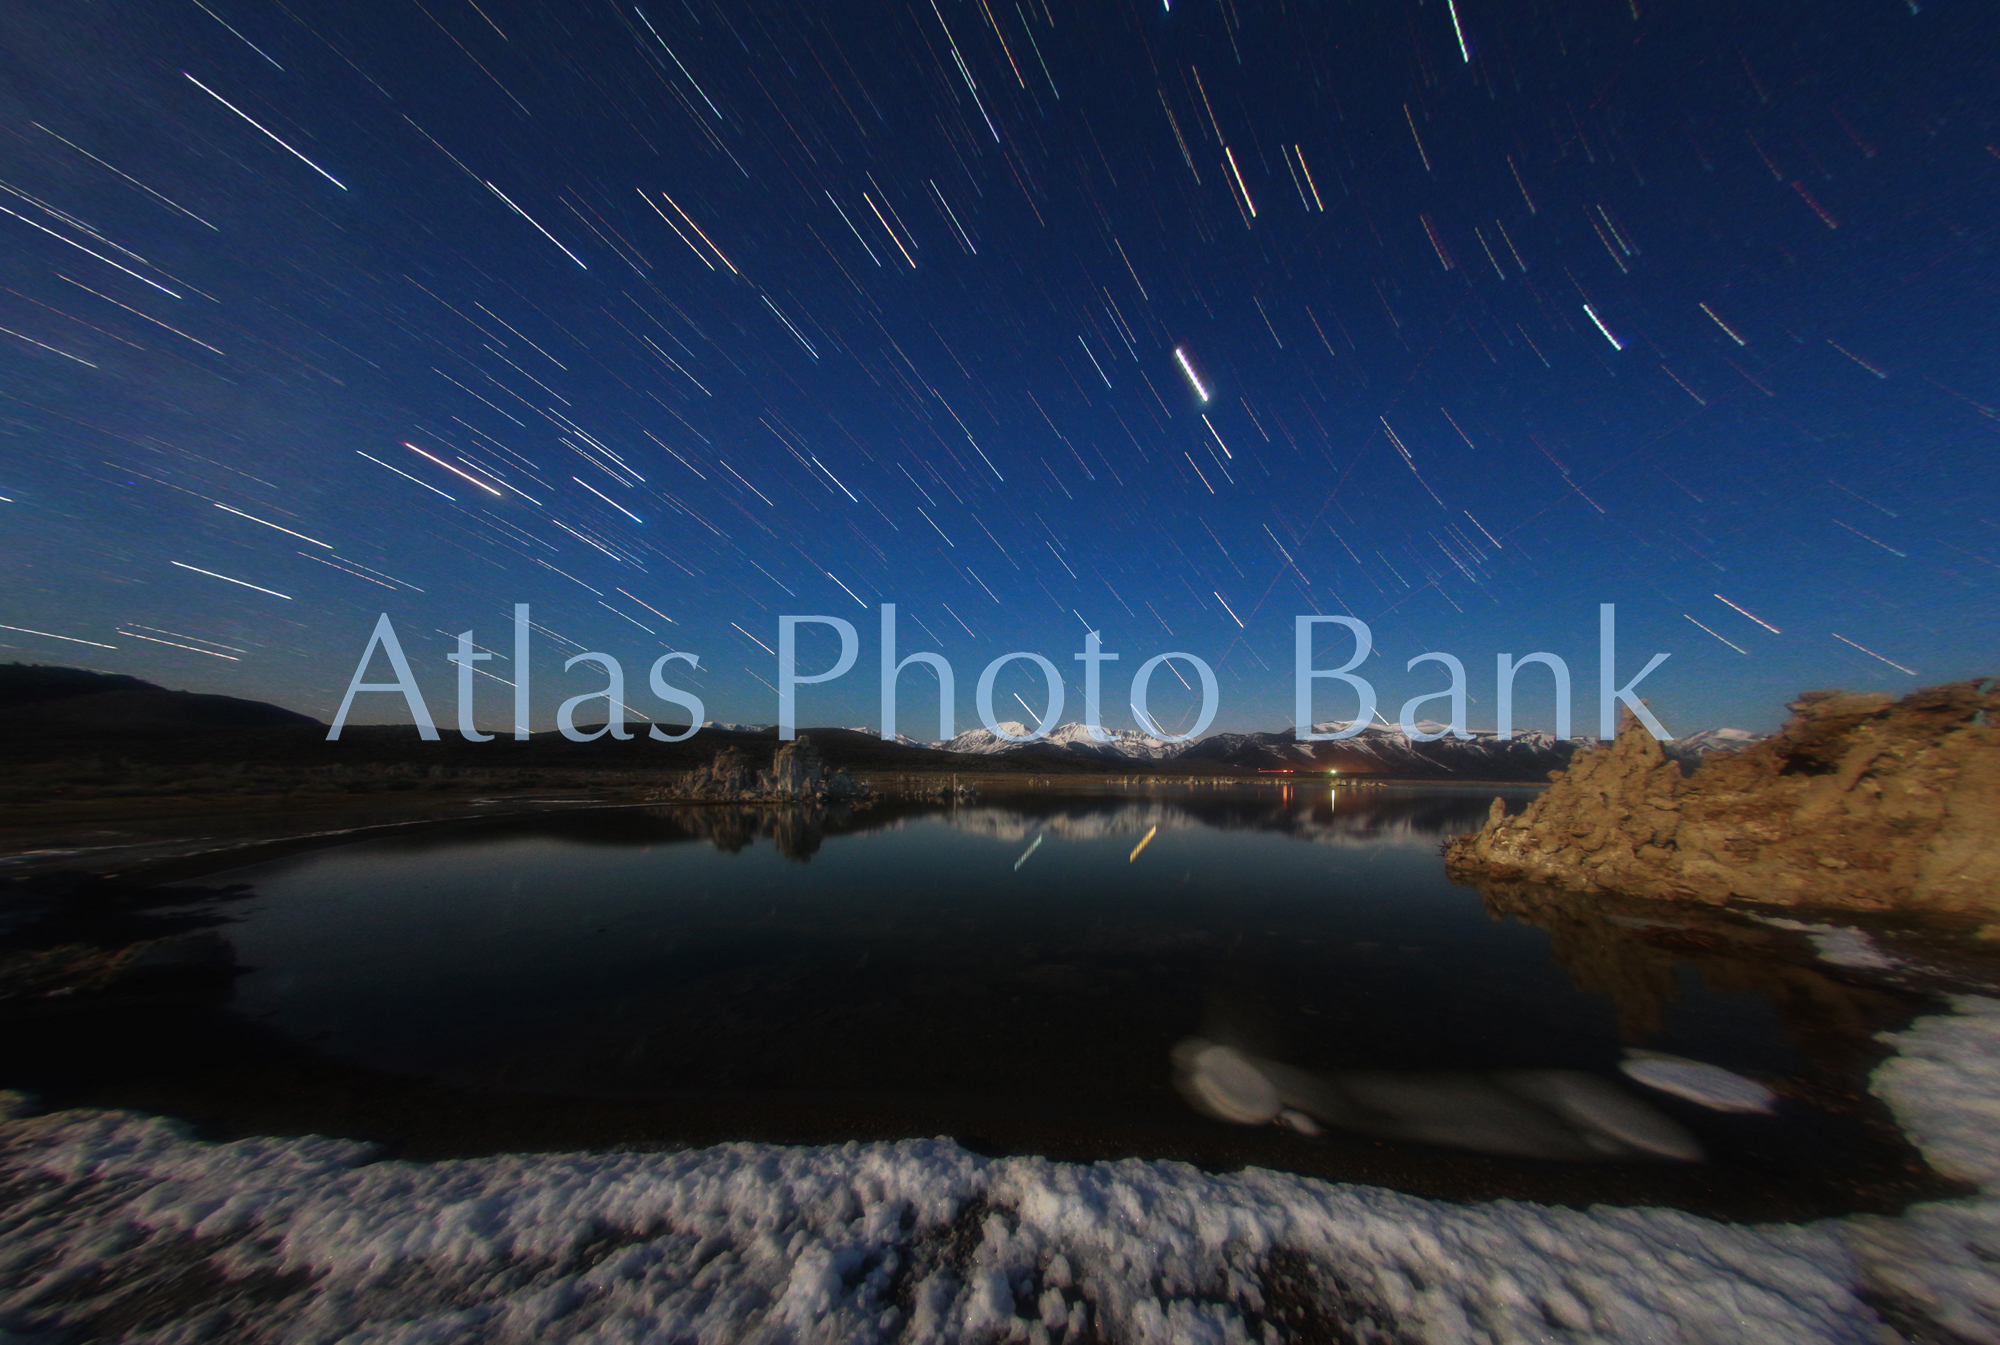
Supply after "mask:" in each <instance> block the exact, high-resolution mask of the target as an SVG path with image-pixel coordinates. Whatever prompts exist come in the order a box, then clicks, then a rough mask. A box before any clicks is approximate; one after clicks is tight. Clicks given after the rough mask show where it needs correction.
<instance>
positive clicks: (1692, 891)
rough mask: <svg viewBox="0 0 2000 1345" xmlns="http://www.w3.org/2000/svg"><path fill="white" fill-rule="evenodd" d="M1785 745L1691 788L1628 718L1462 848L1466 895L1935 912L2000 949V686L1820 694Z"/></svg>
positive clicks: (1449, 860) (1724, 757) (1708, 773)
mask: <svg viewBox="0 0 2000 1345" xmlns="http://www.w3.org/2000/svg"><path fill="white" fill-rule="evenodd" d="M1789 708H1790V709H1791V711H1792V718H1791V721H1790V722H1789V723H1787V724H1786V725H1785V727H1784V729H1783V730H1782V731H1780V732H1779V733H1778V734H1776V735H1775V736H1773V737H1771V738H1767V739H1765V740H1764V741H1763V742H1760V743H1757V744H1756V745H1754V746H1752V747H1748V748H1745V749H1744V750H1742V751H1740V752H1730V753H1724V754H1718V755H1716V756H1713V757H1710V758H1708V759H1707V760H1705V761H1703V763H1702V764H1701V765H1700V767H1699V768H1698V769H1696V770H1695V771H1694V773H1693V774H1692V775H1689V774H1686V773H1684V772H1683V770H1682V768H1681V765H1680V764H1679V763H1678V762H1676V761H1674V760H1673V759H1671V758H1670V757H1669V756H1668V755H1667V753H1666V752H1665V751H1664V750H1663V749H1662V747H1661V745H1660V744H1659V743H1658V742H1656V741H1655V740H1654V739H1653V737H1652V735H1651V734H1649V733H1647V732H1646V730H1645V729H1644V728H1643V727H1641V726H1640V725H1639V724H1637V723H1636V722H1633V721H1631V720H1630V719H1629V717H1628V721H1627V723H1626V724H1625V726H1624V727H1623V728H1622V729H1621V730H1620V731H1619V734H1618V737H1617V739H1616V740H1615V742H1613V743H1612V744H1610V745H1608V746H1604V747H1599V748H1597V749H1595V750H1593V751H1590V752H1584V753H1580V754H1578V756H1577V757H1576V758H1575V760H1574V761H1573V762H1572V763H1571V765H1570V767H1569V769H1568V770H1565V771H1555V772H1551V774H1550V779H1551V780H1552V781H1553V783H1552V784H1551V785H1550V787H1549V789H1548V792H1547V793H1545V794H1543V795H1542V796H1541V797H1540V798H1539V799H1537V800H1535V802H1534V803H1532V804H1530V805H1529V806H1528V808H1527V809H1526V810H1525V811H1524V812H1522V813H1520V814H1518V815H1517V816H1513V817H1509V816H1507V815H1506V808H1505V805H1504V804H1503V803H1502V801H1501V800H1499V799H1495V800H1494V801H1493V810H1492V813H1491V815H1490V819H1489V820H1488V822H1487V824H1486V826H1485V827H1484V828H1483V829H1482V830H1480V831H1477V832H1474V833H1473V834H1471V835H1468V836H1461V837H1459V838H1457V839H1456V840H1454V841H1452V842H1451V843H1450V845H1448V846H1447V847H1446V850H1445V860H1446V866H1447V868H1448V869H1449V870H1450V872H1451V873H1452V875H1453V876H1454V877H1455V878H1459V879H1462V880H1466V881H1474V880H1502V881H1522V880H1525V881H1529V882H1540V883H1550V884H1554V885H1557V886H1560V887H1565V888H1570V889H1573V890H1579V891H1583V892H1613V893H1620V894H1624V895H1628V896H1637V897H1650V898H1667V899H1680V900H1687V899H1693V900H1697V901H1705V902H1716V903H1719V902H1724V901H1727V900H1729V899H1730V898H1732V897H1736V898H1745V899H1749V900H1755V901H1761V902H1770V903H1775V904H1783V905H1800V906H1828V907H1847V908H1851V909H1863V910H1922V911H1928V912H1937V913H1951V914H1954V915H1959V916H1962V917H1966V918H1968V919H1977V920H1982V921H1984V922H1986V931H1987V932H1988V933H1989V934H2000V694H1996V691H1995V683H1994V679H1992V678H1985V679H1982V680H1979V681H1976V682H1974V681H1968V682H1955V683H1950V684H1948V685H1945V686H1939V687H1931V688H1928V689H1926V690H1923V691H1918V692H1914V693H1912V694H1911V695H1908V696H1906V697H1904V698H1903V699H1902V700H1900V701H1896V700H1892V699H1891V698H1890V697H1888V696H1886V695H1880V694H1874V695H1848V694H1845V693H1842V692H1838V691H1814V692H1808V693H1806V694H1805V695H1804V696H1802V697H1800V698H1799V699H1798V700H1797V701H1795V702H1793V703H1792V705H1791V706H1790V707H1789Z"/></svg>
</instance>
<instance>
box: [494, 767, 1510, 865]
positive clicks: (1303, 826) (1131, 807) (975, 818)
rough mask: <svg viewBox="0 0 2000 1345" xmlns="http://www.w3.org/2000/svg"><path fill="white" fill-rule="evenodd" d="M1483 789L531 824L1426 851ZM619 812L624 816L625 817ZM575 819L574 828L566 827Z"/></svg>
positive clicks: (612, 833) (1468, 814)
mask: <svg viewBox="0 0 2000 1345" xmlns="http://www.w3.org/2000/svg"><path fill="white" fill-rule="evenodd" d="M1489 798H1490V795H1489V794H1488V793H1487V792H1483V791H1480V792H1474V791H1452V790H1439V789H1431V790H1412V789H1385V788H1380V787H1349V788H1344V789H1343V788H1341V787H1339V786H1325V785H1318V784H1315V785H1312V786H1281V787H1276V788H1273V787H1241V786H1236V787H1227V786H1225V787H1220V788H1208V789H1199V788H1196V789H1186V788H1183V789H1178V790H1174V791H1172V792H1166V791H1162V792H1161V793H1160V794H1156V795H1148V796H1141V797H1132V796H1130V795H1100V796H1096V797H1088V796H1085V797H1054V798H1052V797H1049V796H1046V795H1032V796H1025V797H1023V798H1021V799H1019V800H1014V801H1002V802H989V803H979V804H971V805H960V806H945V807H939V806H936V805H934V804H930V803H924V802H918V803H910V802H907V801H901V800H895V801H886V802H882V803H877V804H872V805H870V806H867V807H863V808H858V809H857V808H853V807H849V806H847V805H799V806H782V805H780V806H738V805H713V804H711V805H697V806H689V805H673V804H670V805H664V806H657V807H649V808H645V809H642V810H637V811H638V812H639V813H640V814H641V815H642V816H644V817H645V818H646V819H647V820H648V821H649V822H651V823H654V824H656V825H655V826H654V827H651V828H644V829H641V828H633V827H630V826H621V825H620V824H619V823H618V822H617V821H616V820H614V819H613V818H611V817H610V816H607V815H604V814H582V815H577V814H571V815H568V816H567V817H563V818H555V819H549V820H546V821H543V822H539V823H535V824H531V825H533V827H534V829H535V830H537V831H540V832H544V833H546V834H552V835H559V834H571V833H574V832H578V831H588V832H589V833H591V834H592V835H593V837H595V838H598V839H600V840H608V841H612V842H613V843H615V841H616V838H617V837H619V836H621V835H622V836H623V837H624V838H625V839H626V840H628V841H630V842H633V843H645V842H649V841H658V840H661V839H666V838H670V837H684V838H687V839H699V840H706V841H709V842H710V843H712V844H713V845H714V846H715V847H716V848H717V849H718V850H724V851H727V852H729V853H732V854H733V853H735V852H737V851H740V850H742V849H744V848H746V847H747V846H749V845H750V844H752V843H753V842H754V841H755V840H756V839H757V838H759V837H765V838H768V839H769V840H770V841H771V842H772V844H773V845H774V847H775V848H776V849H777V851H778V853H779V854H781V855H783V856H784V857H785V858H787V859H795V860H799V861H805V860H809V859H810V858H811V857H812V856H813V855H815V854H816V853H818V851H819V848H820V846H821V844H822V843H823V842H824V840H825V838H826V837H827V836H829V835H849V834H856V833H861V832H868V831H882V830H892V829H897V828H901V827H907V826H910V825H913V824H917V823H940V822H941V823H942V824H944V825H946V826H949V827H951V828H953V829H954V830H958V831H964V832H969V833H971V834H974V835H979V836H989V837H992V838H994V839H996V840H1004V841H1021V842H1026V841H1028V840H1030V839H1031V838H1032V837H1034V836H1035V835H1037V834H1042V835H1046V836H1047V837H1050V838H1055V839H1062V840H1068V841H1085V840H1095V839H1099V838H1102V837H1106V836H1122V835H1127V834H1143V833H1145V832H1147V831H1149V830H1153V829H1155V828H1157V829H1158V830H1161V831H1176V830H1193V829H1205V830H1213V831H1248V832H1270V833H1274V834H1277V835H1283V836H1289V837H1292V838H1294V839H1297V840H1305V841H1311V842H1314V843H1316V844H1321V845H1335V846H1381V845H1401V846H1414V847H1418V848H1422V849H1427V850H1429V849H1435V848H1436V847H1437V846H1438V844H1439V843H1440V842H1441V841H1443V840H1444V838H1446V837H1448V836H1453V835H1456V834H1458V833H1460V832H1463V831H1469V830H1475V829H1476V828H1477V827H1478V826H1479V825H1480V824H1481V823H1483V822H1484V821H1485V818H1486V808H1487V804H1488V801H1489ZM627 816H629V814H627ZM572 822H575V825H574V826H572V825H570V824H571V823H572Z"/></svg>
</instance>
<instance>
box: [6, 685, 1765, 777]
mask: <svg viewBox="0 0 2000 1345" xmlns="http://www.w3.org/2000/svg"><path fill="white" fill-rule="evenodd" d="M586 727H588V726H586ZM1346 727H1347V724H1346V723H1345V722H1343V721H1332V722H1328V723H1320V724H1315V725H1313V729H1314V731H1315V732H1319V733H1334V732H1338V731H1340V730H1342V729H1344V728H1346ZM1000 728H1001V729H1003V730H1004V731H1006V732H1007V733H1010V734H1013V735H1015V736H1016V737H1025V736H1026V735H1027V733H1028V727H1027V726H1026V725H1024V724H1021V723H1017V722H1012V721H1002V722H1001V723H1000ZM1443 728H1444V726H1443V725H1441V724H1433V723H1429V722H1424V723H1419V724H1418V725H1417V729H1418V731H1419V732H1438V731H1440V730H1442V729H1443ZM806 732H807V733H808V734H810V735H811V736H812V737H813V739H814V742H815V743H816V744H817V745H818V746H819V747H820V749H821V751H823V752H825V753H827V755H828V758H829V760H832V761H833V762H834V763H835V764H837V765H841V766H846V767H848V768H850V769H855V770H870V771H893V770H911V771H993V770H1000V771H1006V772H1009V773H1017V774H1018V773H1024V772H1028V773H1033V772H1049V773H1056V774H1078V773H1093V772H1115V773H1124V772H1131V773H1135V774H1168V775H1189V774H1218V775H1223V774H1234V775H1252V774H1260V773H1261V774H1287V773H1292V774H1301V775H1307V774H1317V775H1326V774H1328V773H1338V774H1340V775H1380V776H1391V777H1396V778H1400V779H1429V780H1494V781H1508V780H1518V781H1524V782H1528V781H1532V782H1540V781H1542V780H1545V779H1547V778H1548V773H1549V772H1550V771H1552V770H1560V769H1561V768H1563V767H1564V766H1566V765H1568V763H1569V759H1570V758H1571V757H1572V756H1573V755H1575V753H1576V752H1577V751H1579V750H1581V749H1582V748H1584V747H1589V746H1592V745H1594V744H1595V742H1596V740H1595V739H1592V738H1576V739H1557V738H1555V737H1553V736H1551V735H1549V734H1546V733H1533V732H1524V733H1518V734H1516V735H1515V736H1514V738H1513V739H1512V740H1511V741H1509V742H1501V741H1500V740H1499V738H1498V736H1497V735H1495V734H1494V733H1492V732H1478V733H1474V734H1473V736H1472V737H1471V738H1470V739H1459V738H1453V737H1449V736H1447V737H1444V738H1441V739H1439V740H1437V741H1435V742H1417V741H1413V740H1411V739H1409V738H1407V737H1405V736H1404V735H1403V733H1402V731H1401V730H1400V729H1392V728H1387V727H1384V726H1382V725H1380V724H1371V725H1369V726H1368V727H1367V728H1364V729H1363V730H1362V731H1361V732H1360V733H1358V734H1356V735H1355V736H1353V737H1351V738H1344V739H1340V740H1338V741H1334V742H1299V741H1297V740H1295V739H1294V737H1293V735H1292V734H1291V733H1290V732H1289V731H1285V730H1280V731H1274V732H1268V733H1218V734H1213V735H1211V736H1209V737H1207V738H1203V739H1202V740H1200V741H1199V742H1192V743H1167V742H1162V741H1161V740H1160V739H1158V738H1154V737H1149V736H1147V735H1146V734H1143V733H1139V732H1136V731H1134V730H1132V729H1107V730H1105V732H1106V734H1107V736H1108V738H1109V741H1107V742H1098V741H1096V740H1095V739H1094V738H1093V737H1092V736H1091V735H1090V733H1089V731H1088V730H1087V729H1085V728H1084V726H1083V725H1081V724H1076V723H1070V724H1063V725H1061V726H1059V727H1058V728H1056V729H1055V730H1053V731H1052V732H1051V733H1050V734H1049V735H1048V736H1047V737H1046V738H1043V739H1041V740H1039V741H1037V742H1033V743H1014V742H1009V741H1007V740H1006V739H1005V738H1002V737H1000V736H999V735H997V734H995V733H994V732H992V731H991V730H989V729H985V728H977V729H968V730H967V731H965V732H964V733H961V734H959V735H958V736H957V737H955V738H953V739H951V740H950V741H949V742H942V743H925V742H920V741H918V740H916V739H914V738H910V737H907V736H904V735H901V734H898V735H897V738H896V740H895V741H894V742H883V741H882V740H881V739H880V737H878V736H877V735H876V734H875V733H873V732H872V731H871V730H868V729H865V728H860V729H852V728H832V729H828V728H815V729H808V730H806ZM776 738H777V729H776V728H775V727H774V726H773V725H769V724H756V725H752V724H726V723H718V722H716V721H713V720H711V721H708V722H706V723H704V724H703V725H702V731H701V732H700V733H699V734H697V735H695V736H694V737H693V738H691V739H689V740H687V741H685V742H682V743H673V744H665V743H656V742H652V741H650V740H648V739H646V737H645V733H644V729H643V728H642V727H641V728H638V729H637V732H636V737H635V740H634V741H630V742H617V741H613V740H611V739H608V738H607V739H603V740H600V741H597V742H591V743H574V742H570V741H568V740H566V739H563V738H562V737H561V736H560V735H558V734H556V733H552V732H544V733H537V734H535V735H534V737H533V739H532V740H531V741H529V742H527V743H516V742H514V741H513V740H512V739H511V737H508V736H507V735H504V734H503V735H501V736H500V737H499V739H498V740H496V741H494V742H492V743H470V742H465V741H463V740H462V739H460V738H459V737H458V735H457V734H455V733H453V732H451V731H450V730H449V729H448V728H446V729H444V731H443V737H442V740H441V741H438V742H433V743H425V742H422V741H420V740H418V739H417V738H416V735H415V733H414V732H413V730H411V729H409V728H408V727H401V728H398V727H394V726H384V725H350V726H349V727H348V729H347V730H346V732H345V733H343V735H342V738H341V741H339V742H338V743H329V742H326V741H325V725H323V724H321V723H320V722H319V721H318V720H315V719H313V718H311V717H310V716H307V715H302V714H298V713H295V712H294V711H291V710H286V709H283V708H281V707H279V706H276V705H268V704H265V703H264V702H262V701H252V700H243V699H240V698H238V697H235V696H211V695H199V694H196V693H193V692H187V691H168V690H165V689H164V688H161V687H157V686H154V685H153V684H151V683H150V682H142V681H140V680H139V679H138V678H136V677H128V676H124V675H122V674H115V673H101V672H93V671H90V670H88V669H83V668H59V667H44V666H40V665H33V664H20V663H15V664H4V665H0V749H6V751H5V755H8V756H12V757H14V758H16V759H21V758H23V757H26V756H44V755H48V754H50V753H52V752H59V753H74V752H77V751H79V750H88V751H91V752H100V753H111V754H114V755H115V754H125V753H131V752H134V751H136V750H141V749H143V750H144V752H145V753H146V754H147V755H150V756H155V757H157V756H160V755H162V754H163V753H164V754H167V755H170V756H171V757H172V758H174V759H176V760H182V759H187V760H192V759H196V758H200V759H214V760H246V761H255V760H264V761H283V762H286V763H290V764H298V765H306V764H314V763H332V762H336V761H384V760H396V761H409V762H419V761H422V762H430V763H434V764H449V765H454V766H475V765H492V766H499V765H507V766H515V767H518V766H523V765H527V764H529V763H528V761H527V760H524V759H523V757H522V756H521V753H522V752H523V751H524V750H525V751H529V752H530V753H531V754H532V758H533V760H534V762H535V763H537V764H542V765H549V766H565V767H568V766H576V767H589V768H620V767H622V768H626V769H660V768H669V769H672V768H682V767H686V766H692V765H695V764H699V763H705V762H706V761H707V760H708V759H709V758H710V757H712V756H713V755H714V753H715V752H716V750H717V749H719V748H721V747H725V746H736V747H741V748H744V749H745V750H747V751H751V752H753V753H757V752H768V751H770V750H772V748H773V747H775V745H776ZM1757 740H1758V737H1757V735H1755V734H1750V733H1746V732H1744V731H1742V730H1740V729H1726V728H1725V729H1708V730H1704V731H1702V732H1700V733H1694V734H1690V735H1688V736H1687V737H1684V738H1681V739H1678V740H1676V741H1675V742H1673V743H1671V744H1669V745H1668V749H1667V750H1668V751H1669V753H1671V754H1672V755H1674V756H1676V757H1678V758H1680V759H1681V760H1683V761H1685V762H1688V763H1689V764H1692V763H1694V762H1695V761H1698V760H1699V759H1700V758H1701V757H1703V756H1706V755H1708V754H1709V753H1711V752H1715V751H1730V750H1734V749H1737V748H1741V747H1745V746H1748V745H1749V744H1750V743H1753V742H1756V741H1757Z"/></svg>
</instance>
